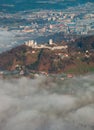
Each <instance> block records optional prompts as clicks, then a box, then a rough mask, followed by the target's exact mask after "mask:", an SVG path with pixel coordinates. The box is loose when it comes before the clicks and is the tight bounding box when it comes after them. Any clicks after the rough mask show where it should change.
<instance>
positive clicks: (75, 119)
mask: <svg viewBox="0 0 94 130" xmlns="http://www.w3.org/2000/svg"><path fill="white" fill-rule="evenodd" d="M93 79H94V75H89V76H84V77H77V78H73V79H68V80H64V81H55V80H54V79H50V78H45V77H39V78H38V79H35V80H31V79H27V78H21V79H11V80H8V81H7V80H0V130H94V80H93Z"/></svg>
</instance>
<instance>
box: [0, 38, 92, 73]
mask: <svg viewBox="0 0 94 130" xmlns="http://www.w3.org/2000/svg"><path fill="white" fill-rule="evenodd" d="M39 46H40V47H39ZM45 46H46V45H45ZM62 46H68V47H66V48H62ZM60 47H61V48H60ZM53 48H54V49H53ZM19 68H20V69H23V68H24V70H28V71H36V72H40V71H41V72H46V73H62V72H64V73H72V74H79V73H80V74H83V73H87V72H91V71H94V36H88V37H81V38H79V39H76V40H75V41H74V42H71V43H66V45H65V43H64V45H63V44H58V45H49V46H48V45H47V47H44V46H43V45H38V46H37V47H31V46H28V45H26V44H23V45H20V46H18V47H15V48H13V49H11V50H10V51H7V52H3V53H2V54H0V69H1V70H9V71H13V70H16V69H19Z"/></svg>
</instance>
